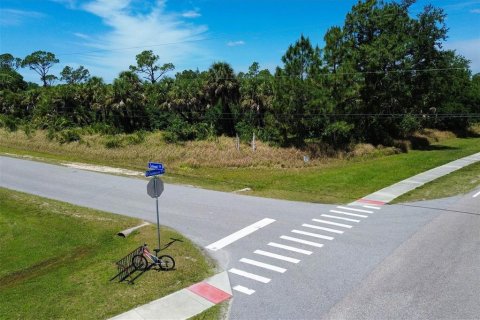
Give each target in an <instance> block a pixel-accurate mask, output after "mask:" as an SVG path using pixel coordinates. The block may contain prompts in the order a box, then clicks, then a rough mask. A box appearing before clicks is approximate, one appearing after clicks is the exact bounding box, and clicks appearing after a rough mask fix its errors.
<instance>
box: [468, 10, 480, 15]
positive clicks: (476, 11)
mask: <svg viewBox="0 0 480 320" xmlns="http://www.w3.org/2000/svg"><path fill="white" fill-rule="evenodd" d="M470 12H471V13H478V14H480V9H472V10H470Z"/></svg>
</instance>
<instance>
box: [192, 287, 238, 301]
mask: <svg viewBox="0 0 480 320" xmlns="http://www.w3.org/2000/svg"><path fill="white" fill-rule="evenodd" d="M187 289H188V290H190V291H191V292H193V293H195V294H197V295H199V296H200V297H202V298H205V299H207V300H208V301H210V302H212V303H215V304H217V303H220V302H223V301H225V300H227V299H230V298H231V297H232V295H231V294H229V293H226V292H225V291H223V290H220V289H218V288H217V287H214V286H212V285H211V284H208V283H206V282H200V283H196V284H194V285H192V286H190V287H188V288H187Z"/></svg>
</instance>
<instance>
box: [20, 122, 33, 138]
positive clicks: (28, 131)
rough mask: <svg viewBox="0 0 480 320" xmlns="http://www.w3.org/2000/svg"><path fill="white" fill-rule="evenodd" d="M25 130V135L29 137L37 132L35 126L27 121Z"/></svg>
mask: <svg viewBox="0 0 480 320" xmlns="http://www.w3.org/2000/svg"><path fill="white" fill-rule="evenodd" d="M23 132H25V135H26V136H27V137H28V138H31V137H33V134H34V133H35V127H34V126H33V125H32V124H30V123H26V124H25V125H24V126H23Z"/></svg>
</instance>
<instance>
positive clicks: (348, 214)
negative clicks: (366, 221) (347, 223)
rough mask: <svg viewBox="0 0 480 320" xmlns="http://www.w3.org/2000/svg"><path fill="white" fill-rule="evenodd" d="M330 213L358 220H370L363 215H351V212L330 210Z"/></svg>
mask: <svg viewBox="0 0 480 320" xmlns="http://www.w3.org/2000/svg"><path fill="white" fill-rule="evenodd" d="M330 212H332V213H339V214H344V215H346V216H351V217H357V218H368V216H366V215H363V214H357V213H350V212H345V211H338V210H330Z"/></svg>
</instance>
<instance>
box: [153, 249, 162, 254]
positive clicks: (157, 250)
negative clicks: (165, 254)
mask: <svg viewBox="0 0 480 320" xmlns="http://www.w3.org/2000/svg"><path fill="white" fill-rule="evenodd" d="M153 251H154V252H155V253H159V252H160V251H161V250H160V249H153Z"/></svg>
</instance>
